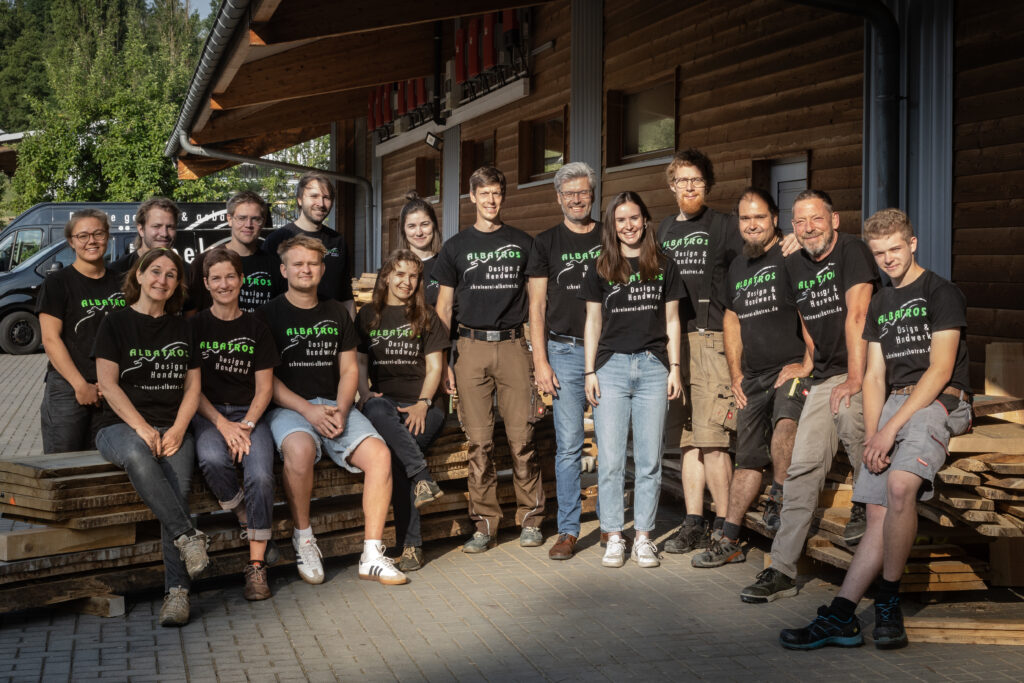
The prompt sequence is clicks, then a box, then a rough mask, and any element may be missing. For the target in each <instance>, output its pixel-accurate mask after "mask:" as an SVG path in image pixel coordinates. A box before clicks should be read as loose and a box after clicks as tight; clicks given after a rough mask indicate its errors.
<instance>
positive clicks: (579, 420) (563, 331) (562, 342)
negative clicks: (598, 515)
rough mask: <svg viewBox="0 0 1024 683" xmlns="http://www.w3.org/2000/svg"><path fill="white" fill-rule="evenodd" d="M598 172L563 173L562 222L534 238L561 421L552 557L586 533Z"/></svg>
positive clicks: (538, 348)
mask: <svg viewBox="0 0 1024 683" xmlns="http://www.w3.org/2000/svg"><path fill="white" fill-rule="evenodd" d="M594 178H595V176H594V169H592V168H590V166H588V165H587V164H585V163H582V162H579V161H574V162H572V163H569V164H566V165H564V166H562V167H561V168H560V169H558V172H556V173H555V198H556V200H557V201H558V206H559V207H561V209H562V216H563V220H562V222H561V223H559V224H558V225H556V226H555V227H553V228H551V229H550V230H546V231H544V232H542V233H541V234H540V235H538V236H537V238H536V239H535V240H534V241H533V251H532V252H531V253H530V265H529V267H528V269H527V275H529V277H530V284H529V290H530V336H531V341H532V346H533V365H534V371H535V379H536V382H537V388H539V389H540V390H541V391H543V392H546V393H548V394H550V395H551V398H552V400H551V407H552V411H553V413H554V418H555V443H556V450H555V481H556V487H557V488H556V490H557V494H558V539H557V540H556V541H555V544H554V545H553V546H552V547H551V549H550V550H549V551H548V557H549V558H551V559H552V560H568V559H569V558H571V557H572V556H573V553H574V552H575V548H576V541H577V539H578V538H579V536H580V511H581V510H580V465H581V460H582V457H583V411H584V409H585V408H586V407H587V398H586V394H585V393H584V377H583V370H584V367H583V365H584V363H583V326H584V323H585V322H586V318H587V312H586V306H585V304H584V301H583V300H582V299H580V298H579V297H578V294H579V291H580V287H581V286H582V284H583V277H584V276H585V275H586V274H587V270H589V268H590V267H591V266H592V265H593V263H594V260H595V259H596V258H597V257H598V255H599V254H600V253H601V224H600V223H598V222H595V221H594V219H593V218H592V217H591V215H590V211H591V209H592V208H593V206H594Z"/></svg>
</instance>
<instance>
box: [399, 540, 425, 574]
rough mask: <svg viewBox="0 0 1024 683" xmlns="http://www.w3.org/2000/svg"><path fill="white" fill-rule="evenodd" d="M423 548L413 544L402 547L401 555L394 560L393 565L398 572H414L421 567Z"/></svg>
mask: <svg viewBox="0 0 1024 683" xmlns="http://www.w3.org/2000/svg"><path fill="white" fill-rule="evenodd" d="M425 563H426V562H425V560H424V559H423V549H422V548H420V547H417V546H414V545H407V546H405V548H403V549H402V556H401V557H399V558H398V560H397V561H396V562H395V567H397V568H398V571H400V572H414V571H417V570H419V569H421V568H422V567H423V565H424V564H425Z"/></svg>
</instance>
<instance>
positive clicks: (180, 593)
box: [160, 586, 189, 626]
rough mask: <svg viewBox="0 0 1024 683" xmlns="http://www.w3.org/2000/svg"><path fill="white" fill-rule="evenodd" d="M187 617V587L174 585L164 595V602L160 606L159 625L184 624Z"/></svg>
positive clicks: (186, 621)
mask: <svg viewBox="0 0 1024 683" xmlns="http://www.w3.org/2000/svg"><path fill="white" fill-rule="evenodd" d="M188 618H189V601H188V589H187V588H182V587H181V586H174V587H173V588H171V590H169V591H167V595H165V596H164V604H163V606H162V607H161V608H160V625H161V626H184V625H185V624H187V623H188Z"/></svg>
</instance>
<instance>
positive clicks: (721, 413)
mask: <svg viewBox="0 0 1024 683" xmlns="http://www.w3.org/2000/svg"><path fill="white" fill-rule="evenodd" d="M738 412H739V409H738V408H737V407H736V399H734V398H733V397H732V396H723V395H722V394H719V395H718V397H717V398H715V404H714V405H713V406H712V408H711V424H716V425H722V426H723V427H725V428H726V429H728V430H729V431H731V432H735V431H736V414H737V413H738Z"/></svg>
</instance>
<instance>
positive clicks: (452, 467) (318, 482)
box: [0, 416, 596, 612]
mask: <svg viewBox="0 0 1024 683" xmlns="http://www.w3.org/2000/svg"><path fill="white" fill-rule="evenodd" d="M535 434H536V444H537V449H538V453H539V454H540V456H541V459H540V462H541V463H542V471H543V476H544V489H545V492H546V493H547V495H548V498H549V505H550V506H551V508H554V489H555V487H554V483H555V482H554V474H553V472H554V468H553V460H554V459H553V458H552V457H550V456H551V454H552V453H553V452H554V448H555V444H554V427H553V424H552V421H551V418H550V416H549V417H546V418H544V419H543V420H541V421H540V422H539V423H538V424H537V425H536V430H535ZM467 448H468V443H467V442H466V440H465V437H464V436H463V433H462V431H461V430H460V428H459V426H458V422H457V421H455V420H454V419H450V420H449V421H448V423H447V424H446V425H445V427H444V429H443V431H442V433H441V435H440V436H439V437H438V439H437V440H436V441H435V443H434V445H433V446H432V447H431V449H430V451H429V453H428V454H427V465H428V467H429V468H430V472H431V474H432V476H433V477H434V479H435V480H436V481H437V482H438V483H439V484H440V485H441V488H442V489H443V490H444V491H445V492H446V493H445V495H444V496H443V497H442V498H440V499H439V500H437V501H435V502H433V503H431V504H430V505H428V506H426V507H424V508H423V510H422V513H423V521H422V526H423V538H424V540H425V541H429V540H435V539H440V538H448V537H452V536H461V535H468V534H470V533H472V531H473V526H472V524H471V522H470V520H469V518H468V516H467V513H466V502H467V498H466V483H465V482H464V481H463V480H464V479H466V477H467V476H468V467H467V459H468V451H467ZM494 457H495V462H496V465H497V467H498V470H499V485H498V498H499V501H500V502H501V503H502V506H503V510H504V517H503V519H502V525H503V526H508V525H512V524H513V523H514V521H515V519H514V518H515V492H514V490H513V487H512V483H511V459H510V456H509V453H508V445H507V441H506V439H505V435H504V427H503V426H502V425H501V423H500V422H499V424H498V425H497V427H496V429H495V448H494ZM277 481H278V487H277V491H276V492H275V501H276V502H277V503H278V505H277V506H276V507H275V509H274V537H275V538H276V539H279V540H278V548H279V549H280V551H281V554H282V556H283V558H284V562H287V563H290V562H292V561H293V560H294V554H293V551H292V548H291V543H289V542H288V539H289V538H290V535H291V521H290V519H289V514H288V509H287V507H286V506H285V505H284V504H283V503H284V501H285V498H284V495H283V491H282V490H281V487H280V481H281V478H280V472H279V471H278V477H277ZM0 491H2V500H3V502H2V503H0V511H2V512H3V516H4V517H5V518H7V520H14V522H15V523H14V524H13V525H11V524H10V523H9V522H7V521H6V520H5V524H7V526H8V527H9V530H7V531H3V532H0V560H2V561H0V612H8V611H13V610H18V609H25V608H28V607H36V606H42V605H48V604H54V603H59V602H64V601H69V600H76V599H82V598H89V597H92V596H98V595H103V594H108V593H122V592H126V591H130V590H137V589H142V588H151V587H156V586H160V585H162V582H163V564H162V561H161V550H160V537H159V526H158V524H157V522H156V521H155V520H154V518H153V515H152V513H151V512H150V511H149V509H148V508H147V507H146V506H145V505H144V504H143V503H142V501H141V500H140V499H139V497H138V495H137V494H136V493H135V490H134V488H133V487H132V485H131V483H130V482H129V481H128V477H127V475H125V473H124V472H123V471H121V470H118V469H117V468H115V467H114V466H112V465H110V464H109V463H108V462H107V461H105V460H104V459H103V458H102V457H101V456H100V455H99V454H98V453H97V452H95V451H90V452H84V453H66V454H59V455H50V456H31V457H26V458H21V459H15V460H0ZM361 492H362V478H361V476H358V475H353V474H350V473H348V472H346V471H344V470H342V469H341V468H339V467H338V466H337V465H335V464H334V463H332V462H330V461H329V460H326V459H325V460H324V461H322V462H321V463H319V464H318V465H317V468H316V474H315V482H314V491H313V496H314V498H315V500H314V501H313V505H312V511H311V512H312V514H311V517H312V523H313V529H314V531H315V532H316V534H317V540H318V545H319V547H320V550H321V551H322V552H323V554H324V556H325V557H332V556H339V555H346V554H351V553H357V552H360V551H361V550H362V540H363V532H362V524H363V517H362V509H361V495H360V494H361ZM584 498H585V500H584V506H585V509H588V510H591V511H592V510H593V506H594V499H595V498H596V495H593V494H590V495H588V494H584ZM190 504H191V510H192V513H193V514H196V515H198V526H199V528H200V529H202V530H203V531H204V532H206V533H207V534H209V535H210V539H211V547H210V558H211V566H210V568H209V569H208V570H207V572H206V573H205V574H204V577H213V576H223V575H229V574H240V573H241V571H242V569H243V567H244V565H245V562H246V561H247V560H248V557H249V554H248V547H247V544H246V543H245V542H244V541H243V540H242V539H241V538H240V535H239V528H238V524H237V521H236V520H235V519H234V515H233V514H230V513H224V512H222V511H221V510H220V507H219V505H218V503H217V501H216V499H215V497H214V496H213V494H211V493H210V492H209V490H208V489H207V488H206V485H205V483H204V482H203V480H202V476H201V475H200V474H199V472H198V468H197V472H196V476H195V477H194V479H193V484H192V494H191V496H190ZM390 519H391V518H390V517H389V521H390ZM384 537H385V541H384V542H385V544H387V545H389V546H390V545H393V544H394V539H395V534H394V529H393V527H392V526H391V525H390V524H389V525H388V527H387V528H386V530H385V534H384ZM428 555H429V549H428ZM271 572H272V573H273V572H274V570H273V569H272V570H271ZM26 588H28V589H30V590H25V589H26Z"/></svg>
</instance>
